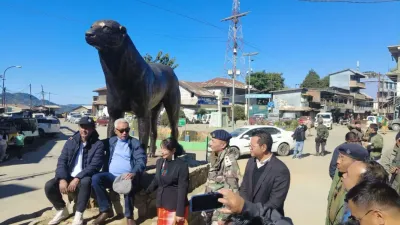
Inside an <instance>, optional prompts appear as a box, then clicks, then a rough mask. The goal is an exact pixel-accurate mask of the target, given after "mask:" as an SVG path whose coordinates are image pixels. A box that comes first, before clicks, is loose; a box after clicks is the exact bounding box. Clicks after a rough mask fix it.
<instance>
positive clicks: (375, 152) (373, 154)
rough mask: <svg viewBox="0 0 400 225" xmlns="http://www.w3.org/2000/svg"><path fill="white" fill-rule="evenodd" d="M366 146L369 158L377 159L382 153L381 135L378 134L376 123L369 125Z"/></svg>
mask: <svg viewBox="0 0 400 225" xmlns="http://www.w3.org/2000/svg"><path fill="white" fill-rule="evenodd" d="M366 148H367V150H368V151H369V156H370V159H371V160H379V159H380V158H381V155H382V149H383V137H382V136H381V135H380V134H378V125H377V124H374V123H373V124H371V125H369V138H368V142H367V143H366Z"/></svg>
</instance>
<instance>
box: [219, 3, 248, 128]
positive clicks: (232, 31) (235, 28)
mask: <svg viewBox="0 0 400 225" xmlns="http://www.w3.org/2000/svg"><path fill="white" fill-rule="evenodd" d="M239 11H240V0H233V7H232V15H231V16H229V17H226V18H224V19H222V20H221V21H222V22H224V21H231V24H230V26H229V33H228V48H227V51H230V50H231V48H230V45H231V44H232V45H233V49H232V52H233V56H232V72H230V71H228V74H229V75H231V77H232V129H235V79H236V75H240V70H239V71H237V70H236V69H237V68H236V63H237V62H236V61H237V53H238V50H240V46H239V43H238V39H242V34H241V32H242V26H241V25H240V23H239V18H240V17H242V16H246V15H247V14H248V13H249V12H245V13H239Z"/></svg>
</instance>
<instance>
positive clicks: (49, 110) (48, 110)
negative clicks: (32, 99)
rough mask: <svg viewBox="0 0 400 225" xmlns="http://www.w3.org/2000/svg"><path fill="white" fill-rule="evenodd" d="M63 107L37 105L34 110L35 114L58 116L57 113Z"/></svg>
mask: <svg viewBox="0 0 400 225" xmlns="http://www.w3.org/2000/svg"><path fill="white" fill-rule="evenodd" d="M60 108H61V107H60V106H58V105H37V106H35V107H33V108H32V111H34V112H43V113H45V114H46V115H56V111H57V110H59V109H60Z"/></svg>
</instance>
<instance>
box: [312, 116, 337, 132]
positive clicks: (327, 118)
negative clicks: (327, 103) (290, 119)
mask: <svg viewBox="0 0 400 225" xmlns="http://www.w3.org/2000/svg"><path fill="white" fill-rule="evenodd" d="M318 118H322V120H323V124H324V125H325V126H326V127H327V128H328V129H329V130H332V124H333V117H332V113H330V112H323V113H318V114H317V116H316V117H315V122H314V126H315V127H318Z"/></svg>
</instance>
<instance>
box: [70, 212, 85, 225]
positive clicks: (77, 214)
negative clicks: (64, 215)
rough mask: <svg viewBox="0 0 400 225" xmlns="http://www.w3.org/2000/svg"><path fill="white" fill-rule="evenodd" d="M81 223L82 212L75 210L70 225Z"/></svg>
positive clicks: (80, 224)
mask: <svg viewBox="0 0 400 225" xmlns="http://www.w3.org/2000/svg"><path fill="white" fill-rule="evenodd" d="M82 224H83V213H81V212H78V211H77V212H75V217H74V221H73V222H72V225H82Z"/></svg>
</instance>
